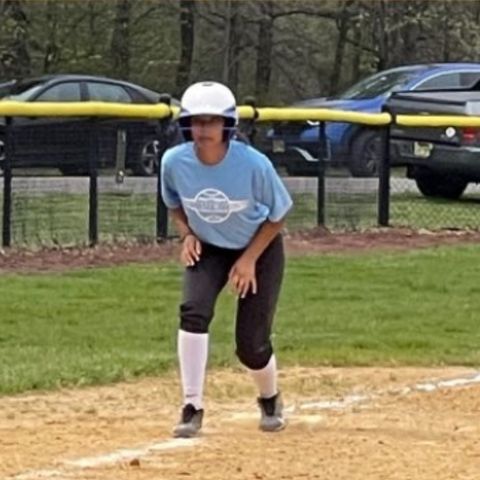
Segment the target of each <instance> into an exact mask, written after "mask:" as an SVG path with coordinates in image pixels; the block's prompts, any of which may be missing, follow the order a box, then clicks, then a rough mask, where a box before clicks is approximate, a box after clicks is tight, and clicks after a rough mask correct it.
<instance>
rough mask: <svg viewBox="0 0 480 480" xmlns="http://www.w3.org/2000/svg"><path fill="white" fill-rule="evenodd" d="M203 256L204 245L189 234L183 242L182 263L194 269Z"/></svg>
mask: <svg viewBox="0 0 480 480" xmlns="http://www.w3.org/2000/svg"><path fill="white" fill-rule="evenodd" d="M201 254H202V243H201V242H200V240H199V239H198V238H197V237H196V236H195V235H194V234H193V233H189V234H188V235H186V236H185V238H184V239H183V242H182V250H181V252H180V261H181V262H182V264H183V265H185V266H186V267H193V266H194V265H195V264H196V263H197V262H198V261H199V260H200V255H201Z"/></svg>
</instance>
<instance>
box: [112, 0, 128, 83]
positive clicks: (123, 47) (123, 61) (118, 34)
mask: <svg viewBox="0 0 480 480" xmlns="http://www.w3.org/2000/svg"><path fill="white" fill-rule="evenodd" d="M131 1H132V0H117V3H116V7H115V20H114V25H113V34H112V41H111V46H110V52H111V56H112V70H113V74H114V76H116V77H119V78H122V79H128V78H129V76H130V13H131V9H132V3H131Z"/></svg>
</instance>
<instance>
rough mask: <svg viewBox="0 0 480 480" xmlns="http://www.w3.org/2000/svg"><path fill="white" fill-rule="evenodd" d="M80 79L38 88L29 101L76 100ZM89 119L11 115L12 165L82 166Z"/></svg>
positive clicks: (68, 168)
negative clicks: (14, 116)
mask: <svg viewBox="0 0 480 480" xmlns="http://www.w3.org/2000/svg"><path fill="white" fill-rule="evenodd" d="M81 100H82V94H81V86H80V82H75V81H65V82H58V83H55V84H53V85H48V84H47V85H46V86H45V88H42V89H39V90H38V92H36V94H35V96H33V97H32V98H31V99H29V101H31V102H78V101H81ZM87 122H88V119H85V118H82V117H21V118H15V119H14V126H15V134H14V152H15V155H14V166H17V165H18V166H31V167H56V168H59V169H60V170H62V171H73V170H74V169H77V170H78V171H80V170H85V165H86V164H87V158H86V155H85V153H86V148H85V145H87V140H88V129H87V128H85V127H86V124H87Z"/></svg>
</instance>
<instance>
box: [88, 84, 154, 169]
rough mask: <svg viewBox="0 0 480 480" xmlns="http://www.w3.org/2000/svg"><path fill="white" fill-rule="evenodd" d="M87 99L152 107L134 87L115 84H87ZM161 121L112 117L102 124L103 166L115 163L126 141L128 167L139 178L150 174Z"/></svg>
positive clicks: (101, 154) (101, 156) (104, 120)
mask: <svg viewBox="0 0 480 480" xmlns="http://www.w3.org/2000/svg"><path fill="white" fill-rule="evenodd" d="M87 92H88V97H89V99H90V100H92V101H102V102H115V103H125V104H132V103H135V104H141V103H145V104H149V103H153V102H152V101H149V100H148V99H147V98H146V97H145V96H144V95H142V94H141V93H140V92H138V91H136V90H134V87H133V86H127V85H122V84H116V83H112V82H100V81H88V82H87ZM157 125H158V121H155V120H154V119H142V118H121V117H117V118H110V119H102V120H100V122H99V128H100V135H99V145H100V159H101V164H102V166H113V165H114V164H115V158H116V151H117V146H118V143H117V142H118V139H119V138H125V142H126V144H125V145H124V147H125V151H126V158H125V164H126V166H127V168H129V169H132V170H133V171H134V172H135V173H138V174H140V175H151V174H153V173H154V172H155V170H156V166H157V160H158V159H157V143H158V141H157V139H156V131H157Z"/></svg>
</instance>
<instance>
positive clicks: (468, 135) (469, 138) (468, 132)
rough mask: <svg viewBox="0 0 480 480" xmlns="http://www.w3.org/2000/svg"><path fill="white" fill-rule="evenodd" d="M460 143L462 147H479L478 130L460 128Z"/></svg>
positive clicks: (479, 135)
mask: <svg viewBox="0 0 480 480" xmlns="http://www.w3.org/2000/svg"><path fill="white" fill-rule="evenodd" d="M462 143H463V144H464V145H480V128H478V127H465V128H462Z"/></svg>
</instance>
